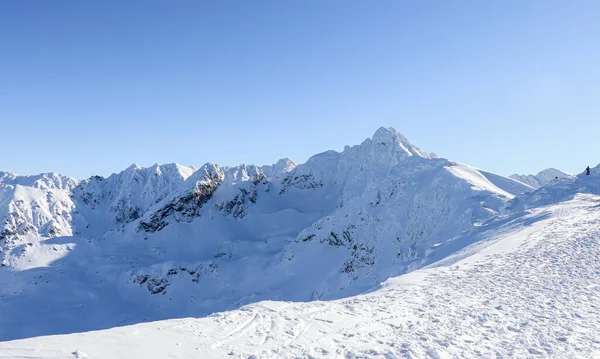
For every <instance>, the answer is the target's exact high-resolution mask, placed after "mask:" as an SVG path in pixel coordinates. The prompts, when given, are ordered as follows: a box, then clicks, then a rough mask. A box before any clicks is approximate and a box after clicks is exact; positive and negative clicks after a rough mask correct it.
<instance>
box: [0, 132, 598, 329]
mask: <svg viewBox="0 0 600 359" xmlns="http://www.w3.org/2000/svg"><path fill="white" fill-rule="evenodd" d="M591 177H593V176H591ZM7 178H8V177H7ZM11 178H12V177H11ZM6 182H7V183H3V184H0V186H3V187H0V189H3V192H0V211H2V212H0V215H2V214H3V213H6V214H7V215H6V216H4V217H0V219H2V222H1V223H0V225H2V227H1V230H2V231H3V232H1V233H4V234H5V235H4V236H3V238H2V239H0V248H2V251H3V252H2V254H1V255H2V258H3V264H4V265H5V267H4V269H3V270H0V297H1V298H2V300H0V313H23V312H24V310H23V308H27V310H26V313H25V314H23V315H0V340H11V339H21V338H29V337H34V336H43V335H52V334H66V333H73V332H84V331H89V330H100V329H107V328H112V327H115V326H123V325H130V324H136V323H140V322H147V321H153V320H162V319H172V318H181V317H187V316H193V317H201V316H205V315H208V314H210V313H212V312H215V311H223V310H231V309H235V308H238V307H239V306H241V305H245V304H249V303H254V302H257V301H261V300H283V301H311V300H318V299H320V300H332V299H339V298H345V297H349V296H352V295H356V294H359V293H362V292H365V291H370V290H372V289H373V288H374V286H376V285H377V284H378V283H380V282H382V281H385V280H386V279H387V278H389V277H394V276H398V275H401V274H403V273H406V272H407V271H410V270H412V269H414V268H418V267H420V266H422V265H423V264H424V263H428V262H430V261H432V258H438V257H439V253H445V252H439V251H435V250H434V251H433V252H432V248H437V247H439V245H440V244H441V243H453V245H456V243H463V242H464V241H465V239H464V238H472V237H473V236H474V233H480V231H484V229H486V230H489V228H491V227H490V223H496V222H495V221H496V219H497V218H498V216H504V215H508V213H514V211H515V210H518V211H521V210H523V209H525V208H530V207H534V206H537V205H538V204H537V203H538V202H535V200H536V199H537V197H531V198H533V199H529V198H530V197H526V196H529V195H524V196H522V195H520V194H521V193H524V192H531V191H532V190H533V189H532V188H531V187H529V186H527V185H525V184H523V183H521V182H519V181H516V180H513V179H510V178H507V177H503V176H500V175H496V174H493V173H489V172H485V171H482V170H478V169H475V168H472V167H469V166H467V165H463V164H460V163H456V162H451V161H448V160H446V159H443V158H437V156H434V155H431V154H428V153H426V152H424V151H422V150H420V149H419V148H417V147H416V146H414V145H412V144H411V143H410V142H409V141H408V140H407V139H406V138H405V137H404V136H403V135H401V134H400V133H398V132H397V131H395V130H394V129H386V128H380V129H379V130H377V131H376V133H375V134H374V136H373V137H372V138H369V139H366V140H365V141H364V142H363V143H361V144H360V145H357V146H352V147H350V146H347V147H346V148H345V149H344V151H342V152H335V151H327V152H324V153H321V154H317V155H315V156H313V157H311V158H310V159H309V160H308V161H307V162H306V163H304V164H300V165H296V164H294V163H293V162H292V161H291V160H289V159H283V160H280V161H278V162H277V163H276V164H274V165H271V166H252V165H240V166H235V167H222V166H219V165H218V164H214V163H207V164H205V165H204V166H202V167H200V168H199V169H198V170H195V169H192V168H189V167H184V166H180V165H175V164H172V165H163V166H159V165H155V166H152V167H148V168H140V167H138V166H135V165H134V166H131V167H130V168H128V169H126V170H125V171H123V172H121V173H118V174H114V175H112V176H109V177H108V178H102V177H97V176H96V177H92V178H90V179H88V180H85V181H82V182H80V183H77V184H75V185H74V186H70V187H61V188H34V187H33V186H26V185H21V184H19V185H16V184H8V180H7V181H6ZM11 183H12V182H11ZM573 186H575V187H576V186H577V185H576V184H575V185H572V186H571V187H568V190H567V191H571V192H570V193H575V192H577V191H576V190H573V189H574V188H575V187H573ZM588 192H589V193H595V192H593V191H592V190H590V191H588ZM536 193H537V194H536ZM516 195H518V197H516V198H515V196H516ZM530 195H531V196H534V195H536V196H542V195H540V194H539V192H533V193H531V194H530ZM542 197H543V196H542ZM524 198H528V199H524ZM553 198H555V197H553ZM522 201H525V202H522ZM522 203H527V205H525V204H522ZM529 203H531V205H529ZM540 203H541V202H540ZM549 203H551V202H549ZM2 208H6V209H5V210H2ZM9 218H10V219H9ZM48 223H50V224H48ZM49 226H51V228H58V230H53V231H50V230H48V228H49ZM23 228H26V229H27V230H26V231H23V230H22V229H23ZM494 228H496V227H494ZM461 238H462V239H461ZM436 253H437V254H436ZM436 256H438V257H436ZM438 259H439V258H438ZM40 298H44V301H43V303H41V302H40ZM74 308H76V309H74ZM82 317H85V318H87V320H85V321H81V320H78V319H79V318H82Z"/></svg>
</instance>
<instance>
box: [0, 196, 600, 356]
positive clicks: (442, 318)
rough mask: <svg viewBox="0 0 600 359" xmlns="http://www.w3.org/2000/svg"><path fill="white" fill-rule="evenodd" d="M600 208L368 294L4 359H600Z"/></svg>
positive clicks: (567, 206) (542, 219)
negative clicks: (84, 358) (51, 358)
mask: <svg viewBox="0 0 600 359" xmlns="http://www.w3.org/2000/svg"><path fill="white" fill-rule="evenodd" d="M598 206H600V197H598V196H594V195H577V196H575V198H574V199H572V200H570V201H566V202H562V203H559V204H554V205H550V206H545V207H540V208H536V209H535V210H531V211H528V212H526V213H521V214H519V215H517V216H512V217H507V218H503V219H501V220H499V221H498V222H496V223H494V224H490V227H491V228H489V229H488V230H486V231H481V232H479V233H478V234H476V235H474V236H469V237H464V238H461V239H457V240H456V241H458V242H463V241H466V242H468V243H470V245H468V243H457V242H456V241H450V242H448V243H444V244H442V245H440V246H437V247H434V248H432V249H431V256H432V257H436V256H438V255H442V256H443V257H444V259H443V260H441V261H438V262H435V263H433V264H431V265H429V266H427V267H425V268H423V269H419V270H416V271H413V272H411V273H409V274H405V275H402V276H399V277H396V278H393V279H390V280H387V281H386V282H384V283H383V284H382V285H381V286H379V288H378V289H375V290H373V291H371V292H369V293H365V294H361V295H357V296H353V297H348V298H344V299H340V300H334V301H313V302H309V303H294V302H277V301H262V302H259V303H255V304H251V305H247V306H244V307H242V308H240V309H237V310H233V311H228V312H222V313H215V314H212V315H210V316H208V317H204V318H181V319H171V320H165V321H157V322H151V323H143V324H136V325H131V326H124V327H118V328H112V329H108V330H103V331H92V332H87V333H77V334H69V335H58V336H44V337H37V338H31V339H25V340H15V341H8V342H2V343H0V357H3V358H49V357H56V358H72V357H77V355H79V357H87V358H131V357H139V358H166V357H173V358H455V357H461V358H462V357H464V358H545V357H547V358H594V357H598V356H599V355H600V337H599V333H600V331H599V328H600V306H599V303H600V293H599V289H600V275H599V274H600V262H599V261H598V258H599V256H600V243H599V241H600V229H599V228H600V227H599V226H598V225H597V224H598V223H600V211H598ZM465 245H466V247H464V248H463V249H462V250H458V251H456V248H455V247H461V246H465ZM425 262H426V261H425ZM72 310H73V311H74V312H75V311H77V308H73V309H72ZM82 320H83V319H82ZM83 355H85V356H83Z"/></svg>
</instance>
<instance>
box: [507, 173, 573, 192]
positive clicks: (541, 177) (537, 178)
mask: <svg viewBox="0 0 600 359" xmlns="http://www.w3.org/2000/svg"><path fill="white" fill-rule="evenodd" d="M509 177H510V178H512V179H515V180H517V181H519V182H523V183H525V184H526V185H529V186H531V187H533V188H536V189H537V188H540V187H543V186H546V185H547V184H549V183H551V182H552V181H555V180H562V179H569V178H574V177H575V176H573V175H571V174H568V173H565V172H562V171H560V170H557V169H555V168H548V169H545V170H543V171H541V172H540V173H538V174H537V175H518V174H514V175H510V176H509Z"/></svg>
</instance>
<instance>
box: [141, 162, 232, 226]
mask: <svg viewBox="0 0 600 359" xmlns="http://www.w3.org/2000/svg"><path fill="white" fill-rule="evenodd" d="M187 182H189V183H190V184H191V189H187V190H183V191H180V192H179V193H177V194H176V195H175V196H173V197H172V198H171V199H169V200H167V202H166V203H164V202H165V201H163V202H161V203H159V204H158V205H160V206H159V209H157V210H156V211H154V212H153V213H152V214H151V215H150V216H149V217H148V218H147V219H145V220H142V221H140V224H139V229H140V230H142V231H145V232H149V233H153V232H156V231H160V230H161V229H163V228H165V227H166V226H167V225H168V224H169V221H168V218H169V217H173V218H174V220H175V221H177V222H182V221H183V222H190V221H191V220H192V219H194V218H195V217H199V216H200V209H201V208H202V206H203V205H204V204H206V203H207V202H208V201H209V200H210V199H211V198H212V196H213V193H214V192H215V190H216V189H217V187H219V185H220V184H221V183H222V182H223V170H222V169H221V168H220V167H219V166H217V165H213V164H209V165H205V166H204V167H203V168H201V169H200V170H198V172H197V173H195V174H194V176H193V178H192V177H190V178H189V179H188V181H187Z"/></svg>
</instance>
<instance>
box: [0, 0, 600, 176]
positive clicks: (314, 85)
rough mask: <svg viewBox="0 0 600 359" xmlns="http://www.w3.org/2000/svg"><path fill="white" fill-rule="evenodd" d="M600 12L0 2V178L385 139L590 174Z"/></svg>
mask: <svg viewBox="0 0 600 359" xmlns="http://www.w3.org/2000/svg"><path fill="white" fill-rule="evenodd" d="M599 18H600V1H597V0H590V1H578V0H574V1H554V0H539V1H536V0H530V1H529V0H528V1H522V0H505V1H481V0H458V1H445V0H439V1H430V0H425V1H398V0H389V1H386V0H382V1H364V0H363V1H354V0H339V1H321V0H301V1H275V0H273V1H260V0H258V1H254V0H253V1H247V0H239V1H228V0H225V1H195V0H194V1H153V0H138V1H135V0H128V1H121V0H119V1H117V0H103V1H81V0H77V1H66V0H65V1H14V0H0V169H3V170H10V171H13V172H17V173H19V174H34V173H39V172H45V171H55V172H60V173H63V174H67V175H71V176H74V177H77V178H84V177H88V176H90V175H92V174H100V175H109V174H110V173H112V172H118V171H120V170H122V169H124V168H126V167H127V166H129V165H130V164H131V163H134V162H135V163H138V164H140V165H143V166H148V165H152V164H153V163H155V162H158V163H169V162H178V163H182V164H187V165H195V166H198V165H202V164H203V163H205V162H207V161H213V162H217V163H219V164H222V165H226V164H228V165H236V164H240V163H254V164H269V163H273V162H275V161H276V160H277V159H279V158H281V157H290V158H292V159H294V160H295V161H296V162H304V161H305V160H306V159H307V158H308V157H309V156H311V155H313V154H315V153H318V152H321V151H324V150H328V149H335V150H342V149H343V146H344V145H346V144H358V143H360V142H361V141H362V140H364V139H365V138H367V137H370V136H371V135H372V134H373V133H374V132H375V130H376V129H377V128H378V127H380V126H392V127H395V128H396V129H397V130H399V131H400V132H402V133H404V134H405V135H406V136H407V137H408V138H409V140H411V142H413V143H414V144H416V145H417V146H419V147H421V148H423V149H424V150H427V151H430V152H436V153H437V154H438V155H440V156H442V157H446V158H449V159H452V160H456V161H459V162H464V163H467V164H470V165H473V166H475V167H479V168H483V169H486V170H490V171H493V172H497V173H501V174H511V173H514V172H519V173H531V172H537V171H539V170H542V169H544V168H547V167H557V168H560V169H563V170H566V171H569V172H580V171H582V170H583V169H584V168H585V166H587V165H596V164H597V163H599V162H600V118H599V115H600V21H598V19H599Z"/></svg>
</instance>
